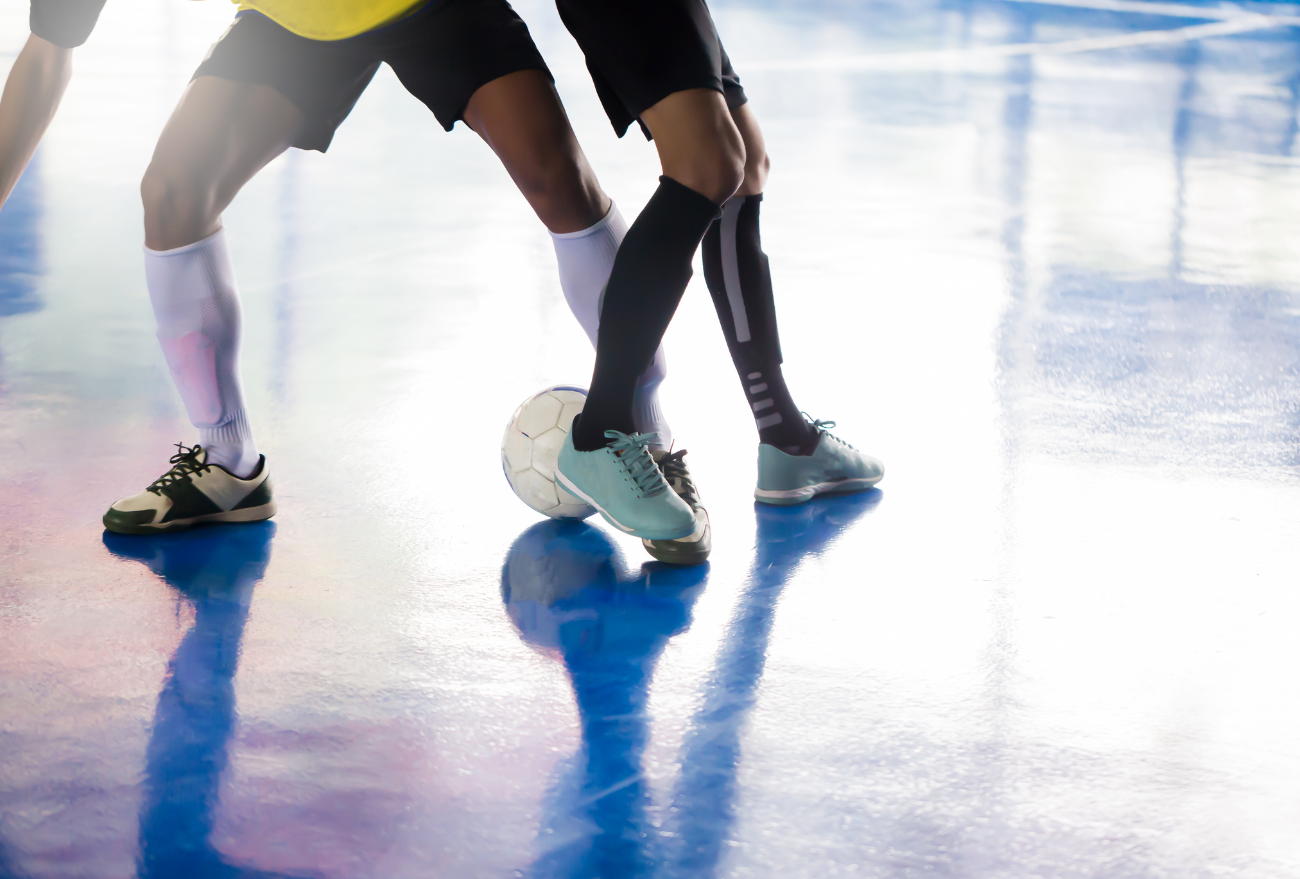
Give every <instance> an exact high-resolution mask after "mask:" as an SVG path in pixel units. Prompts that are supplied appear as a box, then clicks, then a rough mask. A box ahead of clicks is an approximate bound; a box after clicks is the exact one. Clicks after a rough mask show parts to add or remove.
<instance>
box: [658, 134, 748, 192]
mask: <svg viewBox="0 0 1300 879" xmlns="http://www.w3.org/2000/svg"><path fill="white" fill-rule="evenodd" d="M664 172H665V173H666V174H667V175H668V176H669V177H671V178H672V179H674V180H676V181H677V182H678V183H681V184H683V185H684V186H689V187H690V188H691V189H694V190H695V191H696V192H698V193H700V194H701V195H703V196H704V197H705V198H707V199H709V200H710V201H713V202H715V203H717V204H722V203H723V202H724V201H726V200H727V199H728V198H730V197H731V196H732V194H733V193H735V191H736V190H737V189H739V188H740V185H741V183H743V182H744V180H745V146H744V144H743V143H741V142H740V139H739V138H736V142H735V143H734V144H732V143H726V142H720V143H714V144H711V145H710V147H709V148H707V149H700V150H697V151H696V152H695V153H694V154H693V155H691V156H690V157H689V158H688V159H687V160H686V161H685V162H681V163H676V165H675V167H665V168H664Z"/></svg>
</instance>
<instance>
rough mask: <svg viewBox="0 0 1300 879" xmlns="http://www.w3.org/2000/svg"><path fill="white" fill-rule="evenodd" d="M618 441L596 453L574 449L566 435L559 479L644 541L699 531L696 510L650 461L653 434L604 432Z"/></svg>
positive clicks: (557, 469)
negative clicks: (697, 529) (696, 527)
mask: <svg viewBox="0 0 1300 879" xmlns="http://www.w3.org/2000/svg"><path fill="white" fill-rule="evenodd" d="M605 436H607V437H609V438H610V439H611V440H613V442H612V443H610V444H609V445H607V446H605V447H604V448H600V449H596V450H595V451H594V452H579V451H578V450H577V449H575V448H574V447H573V431H569V432H568V433H567V434H565V436H564V445H562V446H560V457H559V460H558V461H557V462H556V466H555V478H556V480H558V481H559V482H560V484H562V485H563V486H564V487H565V488H567V489H568V490H569V491H571V492H573V494H575V495H577V496H578V497H580V498H582V499H583V500H584V501H586V502H587V503H589V504H591V505H592V506H593V507H595V508H596V509H597V510H598V511H599V512H600V515H601V516H603V517H604V519H605V521H606V522H608V523H609V524H611V525H613V526H614V527H615V528H617V529H618V530H620V531H625V532H627V533H628V534H631V535H632V536H634V537H640V538H641V539H642V540H676V539H678V538H680V537H686V536H687V535H688V534H691V533H692V532H694V531H695V511H694V510H692V509H691V508H690V506H689V505H688V504H687V503H686V501H684V500H682V499H681V498H680V497H678V496H677V493H676V492H674V491H673V490H672V489H671V488H670V487H669V486H668V483H667V481H665V480H664V475H663V473H661V472H660V471H659V467H658V465H656V464H655V461H654V458H652V457H650V443H651V441H653V440H654V439H655V438H656V435H655V434H653V433H634V434H632V435H631V436H629V435H628V434H626V433H620V432H619V431H617V430H607V431H605Z"/></svg>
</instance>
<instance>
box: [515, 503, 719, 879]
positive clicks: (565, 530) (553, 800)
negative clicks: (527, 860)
mask: <svg viewBox="0 0 1300 879" xmlns="http://www.w3.org/2000/svg"><path fill="white" fill-rule="evenodd" d="M707 576H708V566H707V565H701V566H699V567H689V568H683V567H674V566H671V565H662V564H659V563H657V562H655V563H647V564H645V565H643V566H642V567H641V570H640V571H639V572H637V573H630V572H626V571H625V567H624V562H623V559H622V556H621V554H620V553H619V551H618V549H617V548H616V547H615V546H614V544H613V543H611V542H610V540H609V538H608V537H606V536H605V534H604V533H602V532H601V531H599V530H597V529H595V528H592V527H591V526H589V525H585V524H582V523H574V522H560V521H549V522H541V523H539V524H537V525H534V526H533V527H531V528H529V529H528V530H527V531H525V532H524V533H523V534H521V535H519V537H518V538H517V539H516V540H515V542H514V544H513V545H512V546H511V547H510V552H509V555H508V556H507V558H506V563H505V567H504V568H503V570H502V572H501V594H502V598H503V600H504V601H505V605H506V612H507V613H508V614H509V616H510V619H511V620H512V621H513V622H514V624H515V626H516V627H517V628H518V630H519V634H520V636H521V637H522V638H523V639H524V640H525V641H526V642H527V643H529V644H530V645H532V646H533V647H534V648H536V649H538V650H540V651H542V652H544V653H546V654H548V655H551V656H554V657H555V658H557V659H559V660H560V661H561V662H563V663H564V665H565V668H566V669H567V670H568V672H569V679H570V681H571V682H572V685H573V692H574V697H575V699H576V702H577V706H578V714H579V718H580V723H581V727H582V747H581V750H580V751H579V753H578V754H577V756H576V757H575V758H574V760H573V761H572V763H571V764H570V765H569V766H568V767H567V769H566V771H564V772H563V774H562V776H561V777H560V779H559V780H558V782H557V783H556V784H555V785H554V787H553V788H552V790H551V792H550V794H549V800H550V802H549V803H548V808H547V812H546V816H545V818H544V820H543V826H542V829H541V832H540V834H539V837H538V844H539V848H540V849H541V852H540V854H539V856H538V857H537V859H536V860H535V861H534V862H533V864H532V866H531V867H530V868H529V870H528V873H527V875H529V876H534V877H575V879H576V877H597V876H600V877H635V876H646V875H650V874H651V873H653V872H654V869H655V865H656V863H657V862H658V857H657V852H656V850H655V845H656V843H655V840H657V839H658V834H657V831H656V829H655V828H653V827H651V826H650V823H649V821H648V819H647V816H646V807H647V805H648V791H647V790H646V785H645V781H644V774H643V771H642V766H641V757H642V752H643V751H644V749H645V745H646V739H647V735H648V728H647V720H648V718H647V714H646V700H647V696H648V692H649V687H650V680H651V676H652V674H653V671H654V664H655V662H656V660H657V659H658V658H659V655H660V653H662V651H663V648H664V645H665V644H667V643H668V639H669V638H671V637H672V636H673V635H676V634H677V633H679V632H682V631H684V630H685V629H686V628H687V627H688V626H689V625H690V621H691V607H692V606H693V605H694V603H695V600H696V598H697V597H698V596H699V594H700V592H701V591H702V590H703V588H704V583H705V580H706V578H707Z"/></svg>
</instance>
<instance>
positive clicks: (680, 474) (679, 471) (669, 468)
mask: <svg viewBox="0 0 1300 879" xmlns="http://www.w3.org/2000/svg"><path fill="white" fill-rule="evenodd" d="M685 457H686V450H685V449H678V450H677V451H675V452H670V453H668V454H667V455H664V456H663V457H662V458H660V459H659V469H660V470H661V471H662V472H663V474H664V479H665V480H666V481H667V482H668V484H669V485H673V480H674V479H676V480H678V482H677V484H678V485H680V486H681V490H679V491H677V494H678V496H679V497H681V498H682V500H685V501H687V502H688V503H691V504H697V503H699V501H700V495H699V491H698V490H697V489H696V488H695V483H694V482H693V481H692V480H691V473H690V471H689V470H687V469H686V462H685V461H684V460H683V459H684V458H685ZM673 487H674V489H676V486H673Z"/></svg>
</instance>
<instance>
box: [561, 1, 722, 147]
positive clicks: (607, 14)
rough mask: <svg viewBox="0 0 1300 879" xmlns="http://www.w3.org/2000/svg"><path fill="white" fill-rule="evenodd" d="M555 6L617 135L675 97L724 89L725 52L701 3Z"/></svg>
mask: <svg viewBox="0 0 1300 879" xmlns="http://www.w3.org/2000/svg"><path fill="white" fill-rule="evenodd" d="M556 7H557V8H558V9H559V12H560V18H561V19H562V20H563V21H564V25H565V27H567V28H568V29H569V32H570V33H571V34H573V37H574V39H575V40H577V42H578V46H579V47H581V49H582V51H583V54H584V55H585V56H586V58H587V68H588V70H590V71H591V77H592V81H593V82H594V83H595V85H596V92H597V94H599V96H600V100H601V103H602V104H603V105H604V107H605V112H606V114H607V115H608V116H609V119H610V122H611V123H612V124H613V126H614V130H615V131H616V132H617V133H618V135H619V136H620V137H622V136H623V134H624V133H625V132H626V131H627V129H628V127H629V126H630V125H631V124H632V122H633V121H634V120H639V119H641V116H642V114H643V113H644V112H645V111H646V110H647V109H648V108H650V107H653V106H654V105H656V104H658V103H659V102H661V101H662V100H663V99H664V98H666V97H668V96H669V95H671V94H674V93H675V92H684V91H689V90H692V89H708V90H711V91H716V92H719V93H722V92H724V82H723V62H724V59H725V53H724V52H723V50H722V43H721V42H720V41H719V39H718V32H717V29H716V28H715V27H714V24H713V18H712V17H711V16H710V15H709V9H708V6H706V5H705V3H704V0H556ZM726 66H727V69H728V70H729V71H730V67H731V65H730V62H727V65H726ZM731 75H732V77H733V78H734V76H735V74H734V72H732V74H731ZM736 84H737V86H738V85H739V80H737V81H736ZM643 129H645V126H644V125H643ZM650 134H651V131H649V130H646V135H647V137H648V136H650Z"/></svg>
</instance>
